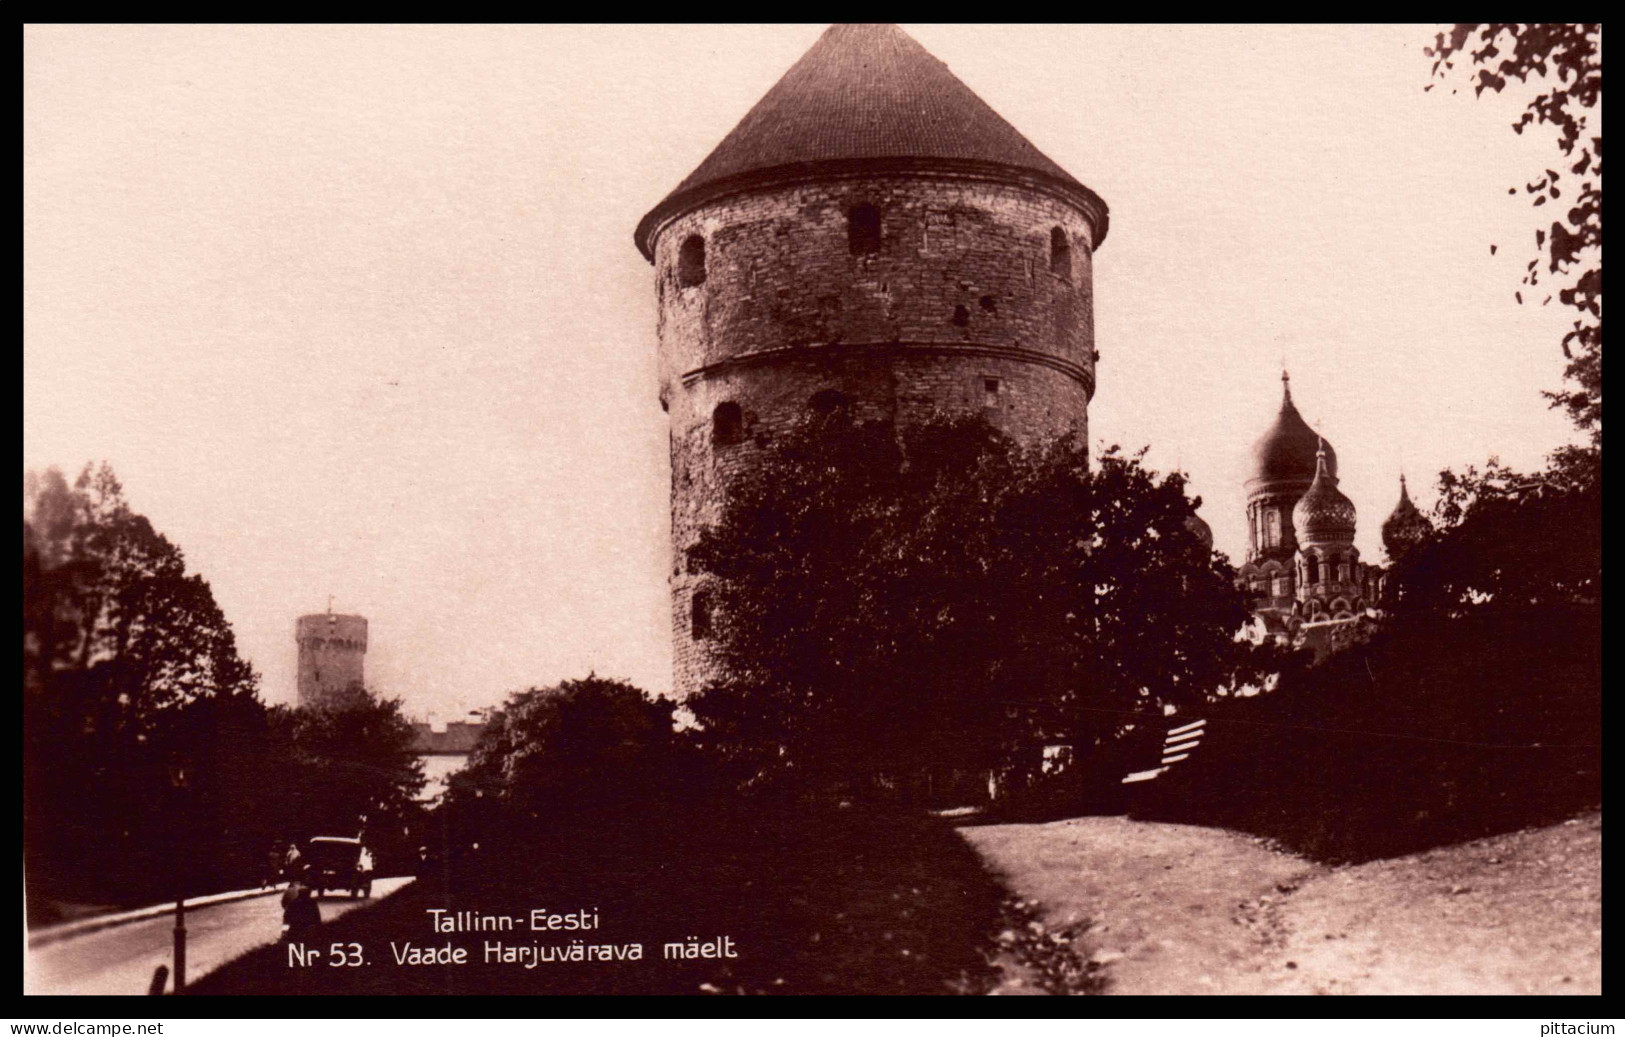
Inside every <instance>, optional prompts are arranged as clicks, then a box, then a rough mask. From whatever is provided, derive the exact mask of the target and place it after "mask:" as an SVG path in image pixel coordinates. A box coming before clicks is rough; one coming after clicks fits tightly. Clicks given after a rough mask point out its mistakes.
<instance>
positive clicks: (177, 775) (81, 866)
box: [23, 465, 423, 922]
mask: <svg viewBox="0 0 1625 1037" xmlns="http://www.w3.org/2000/svg"><path fill="white" fill-rule="evenodd" d="M351 705H352V706H353V707H354V708H353V709H351V710H348V711H346V712H344V713H342V714H341V713H337V712H332V713H329V712H325V711H315V712H312V711H305V710H288V709H283V708H278V709H267V708H266V706H265V704H264V703H263V702H262V701H261V700H260V698H259V678H258V675H257V674H256V673H255V672H254V670H253V669H252V667H250V666H249V665H248V663H247V662H246V661H245V660H244V659H243V658H242V657H241V656H240V655H239V654H238V651H237V645H236V638H235V636H234V635H233V633H232V629H231V624H230V623H228V622H227V621H226V618H225V615H224V613H223V612H222V611H221V609H220V607H219V605H218V604H217V603H216V602H215V599H214V594H213V592H212V591H211V589H210V588H209V585H208V583H207V581H205V580H204V579H203V578H202V577H201V576H199V575H197V574H195V573H188V572H187V571H186V562H185V557H184V556H183V554H182V553H181V550H180V549H179V548H178V547H177V546H175V545H174V544H173V543H171V542H170V541H169V540H168V539H167V538H166V537H165V536H164V535H163V534H162V533H160V532H158V531H157V530H156V529H154V528H153V525H152V523H151V522H150V521H148V520H147V518H146V517H145V516H143V515H140V514H139V513H137V512H135V511H134V510H133V509H131V508H130V506H129V504H128V502H127V501H126V499H125V496H124V490H123V487H122V486H121V485H120V484H119V481H118V479H117V477H116V476H115V475H114V474H113V471H112V470H111V469H110V468H109V467H107V466H106V465H103V466H101V467H100V468H89V467H87V468H86V469H85V471H84V472H83V473H82V474H81V475H80V476H79V477H78V479H77V480H75V481H74V482H73V483H71V484H70V483H69V482H68V480H67V479H66V478H64V477H63V476H62V474H61V473H60V472H58V471H56V470H54V469H53V470H50V471H47V472H46V473H44V474H43V475H39V476H34V475H30V476H28V477H27V478H26V479H25V482H24V492H23V848H24V867H25V870H26V874H27V878H28V882H27V891H28V906H29V914H30V918H31V920H34V921H36V922H38V921H47V920H50V911H51V907H50V903H49V902H50V901H51V900H53V899H66V900H79V901H91V902H112V903H119V904H133V903H143V902H150V901H152V900H155V899H160V898H165V897H170V896H174V895H176V894H177V893H181V892H185V893H187V894H189V895H198V894H201V893H207V892H214V891H217V890H220V889H229V888H240V887H242V886H244V885H250V884H254V883H257V882H258V881H259V880H260V879H261V878H262V877H264V874H265V871H266V867H267V863H268V857H269V852H270V850H271V847H272V845H273V844H274V843H275V842H277V841H278V840H281V839H294V838H304V837H308V836H311V835H320V834H350V833H353V831H354V830H355V829H356V828H358V827H359V826H360V818H361V816H362V815H367V816H368V823H369V824H371V825H372V826H373V827H374V829H375V830H377V831H379V832H380V833H382V832H384V831H386V830H388V831H392V832H395V833H396V834H398V829H399V828H400V827H401V826H402V825H404V824H405V823H407V821H408V819H409V817H410V815H411V813H412V810H413V809H414V808H413V807H412V805H411V800H412V797H413V796H414V795H415V794H416V792H417V790H418V789H419V788H420V787H421V785H422V780H423V778H422V770H421V765H420V764H418V762H417V761H416V759H415V758H414V757H412V756H411V755H410V752H409V744H410V736H411V732H410V728H409V727H407V725H406V723H405V721H404V720H403V719H402V718H401V716H400V711H399V703H398V702H380V701H378V700H376V699H375V698H374V697H372V696H371V695H369V694H367V693H366V692H364V691H360V690H357V692H356V693H355V699H354V701H353V702H352V703H351ZM386 842H387V840H386ZM381 863H382V862H381Z"/></svg>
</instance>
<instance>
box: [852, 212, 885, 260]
mask: <svg viewBox="0 0 1625 1037" xmlns="http://www.w3.org/2000/svg"><path fill="white" fill-rule="evenodd" d="M846 244H847V247H848V248H849V249H851V250H852V254H853V255H854V256H863V255H869V254H871V253H874V252H879V251H880V210H879V209H877V208H875V207H874V206H873V205H869V204H867V203H866V204H863V205H854V206H853V207H852V208H851V210H850V211H849V212H847V214H846Z"/></svg>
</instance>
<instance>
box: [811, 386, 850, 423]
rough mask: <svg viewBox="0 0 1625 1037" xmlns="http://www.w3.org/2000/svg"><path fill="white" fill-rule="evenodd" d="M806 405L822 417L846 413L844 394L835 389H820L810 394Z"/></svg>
mask: <svg viewBox="0 0 1625 1037" xmlns="http://www.w3.org/2000/svg"><path fill="white" fill-rule="evenodd" d="M807 407H808V409H809V410H811V411H812V412H813V413H814V414H816V415H818V416H819V417H822V418H830V417H836V416H838V415H843V414H845V413H846V394H845V393H842V392H839V391H838V390H835V389H820V390H819V391H818V392H815V393H813V394H812V398H811V399H809V400H808V401H807Z"/></svg>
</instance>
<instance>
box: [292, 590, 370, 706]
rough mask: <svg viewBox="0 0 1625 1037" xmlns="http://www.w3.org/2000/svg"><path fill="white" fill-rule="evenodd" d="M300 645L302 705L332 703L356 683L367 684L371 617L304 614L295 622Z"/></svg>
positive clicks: (300, 696)
mask: <svg viewBox="0 0 1625 1037" xmlns="http://www.w3.org/2000/svg"><path fill="white" fill-rule="evenodd" d="M294 640H295V642H296V643H297V644H298V646H299V677H298V681H299V705H300V706H301V707H305V706H321V705H332V704H334V703H337V702H340V701H342V700H343V696H344V694H345V692H346V691H348V690H349V689H350V688H351V687H352V686H355V685H362V686H365V684H366V675H365V673H364V670H363V663H364V662H365V660H366V655H367V620H366V619H365V618H364V617H362V616H342V615H335V614H334V613H333V608H332V605H331V604H329V605H328V610H327V611H326V612H322V613H318V614H316V615H311V616H300V617H299V620H298V622H296V623H295V624H294Z"/></svg>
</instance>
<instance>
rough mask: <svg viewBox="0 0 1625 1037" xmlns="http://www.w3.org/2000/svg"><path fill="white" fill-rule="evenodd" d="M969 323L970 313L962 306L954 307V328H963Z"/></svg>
mask: <svg viewBox="0 0 1625 1037" xmlns="http://www.w3.org/2000/svg"><path fill="white" fill-rule="evenodd" d="M969 323H970V311H969V310H967V309H965V307H963V306H955V307H954V327H956V328H963V327H964V326H965V325H967V324H969Z"/></svg>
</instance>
